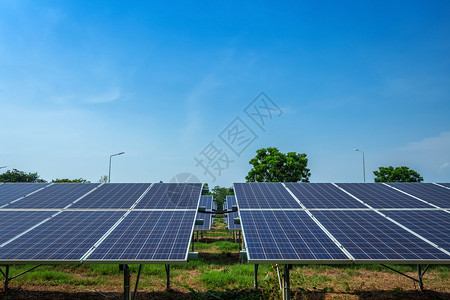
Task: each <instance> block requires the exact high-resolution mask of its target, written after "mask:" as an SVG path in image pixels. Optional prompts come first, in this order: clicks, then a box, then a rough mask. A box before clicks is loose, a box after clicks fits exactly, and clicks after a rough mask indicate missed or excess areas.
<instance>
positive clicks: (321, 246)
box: [240, 210, 349, 263]
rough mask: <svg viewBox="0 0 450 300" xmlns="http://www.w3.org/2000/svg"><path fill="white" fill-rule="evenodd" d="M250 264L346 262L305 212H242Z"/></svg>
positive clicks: (339, 251) (334, 245)
mask: <svg viewBox="0 0 450 300" xmlns="http://www.w3.org/2000/svg"><path fill="white" fill-rule="evenodd" d="M240 216H241V225H242V228H243V231H244V237H245V242H246V245H247V254H248V259H249V262H252V261H260V262H262V261H265V262H267V263H270V262H280V263H282V262H283V261H291V262H294V261H297V262H298V263H301V262H302V261H304V262H305V261H311V262H312V261H336V260H344V261H347V260H349V258H348V257H347V256H346V255H345V254H344V253H343V252H342V251H341V250H340V248H339V247H338V246H337V245H336V244H335V243H334V242H333V241H332V240H331V239H330V238H329V237H328V236H327V235H326V234H325V233H324V232H323V231H322V229H320V227H319V226H318V225H317V224H316V223H315V222H314V221H313V220H312V219H311V218H310V217H309V216H308V214H307V213H306V212H304V211H298V210H297V211H288V210H287V211H281V210H278V211H268V210H264V211H258V210H256V211H247V210H243V211H242V210H241V211H240Z"/></svg>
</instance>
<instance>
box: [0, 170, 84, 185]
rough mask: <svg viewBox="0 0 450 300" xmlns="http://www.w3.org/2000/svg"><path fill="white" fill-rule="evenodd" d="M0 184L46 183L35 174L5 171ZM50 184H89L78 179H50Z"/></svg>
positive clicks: (0, 175) (0, 178)
mask: <svg viewBox="0 0 450 300" xmlns="http://www.w3.org/2000/svg"><path fill="white" fill-rule="evenodd" d="M0 182H29V183H38V182H47V181H46V180H44V179H42V178H40V177H39V175H38V173H37V172H34V173H32V172H30V173H26V172H24V171H19V170H17V169H13V170H12V171H11V170H8V171H6V172H5V173H3V174H0ZM51 182H73V183H90V181H88V180H86V179H83V178H78V179H67V178H63V179H59V178H56V179H52V181H51Z"/></svg>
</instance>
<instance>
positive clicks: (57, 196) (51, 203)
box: [5, 183, 99, 208]
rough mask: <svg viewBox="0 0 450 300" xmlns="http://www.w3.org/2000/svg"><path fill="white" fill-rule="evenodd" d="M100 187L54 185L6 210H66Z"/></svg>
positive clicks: (74, 184) (84, 184) (93, 184)
mask: <svg viewBox="0 0 450 300" xmlns="http://www.w3.org/2000/svg"><path fill="white" fill-rule="evenodd" d="M98 185H99V184H98V183H54V184H52V185H50V186H48V187H46V188H45V189H43V190H41V191H39V192H37V193H34V194H32V195H29V196H27V197H25V198H23V199H21V200H19V201H17V202H14V203H12V204H10V205H8V206H6V207H5V208H64V207H66V206H67V205H69V204H70V203H72V202H74V201H75V200H77V199H78V198H80V197H81V196H83V195H85V194H86V193H88V192H90V191H91V190H93V189H94V188H96V187H97V186H98Z"/></svg>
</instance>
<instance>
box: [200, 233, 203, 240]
mask: <svg viewBox="0 0 450 300" xmlns="http://www.w3.org/2000/svg"><path fill="white" fill-rule="evenodd" d="M200 238H201V239H202V241H203V231H202V232H201V233H200Z"/></svg>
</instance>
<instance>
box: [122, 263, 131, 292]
mask: <svg viewBox="0 0 450 300" xmlns="http://www.w3.org/2000/svg"><path fill="white" fill-rule="evenodd" d="M130 277H131V275H130V267H129V266H128V265H123V299H125V300H130V299H131V288H130Z"/></svg>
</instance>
